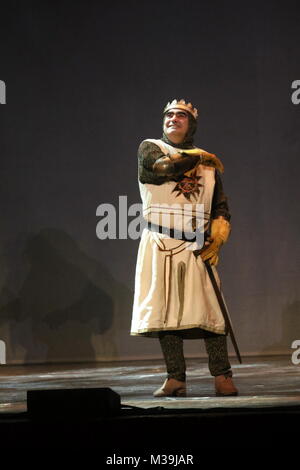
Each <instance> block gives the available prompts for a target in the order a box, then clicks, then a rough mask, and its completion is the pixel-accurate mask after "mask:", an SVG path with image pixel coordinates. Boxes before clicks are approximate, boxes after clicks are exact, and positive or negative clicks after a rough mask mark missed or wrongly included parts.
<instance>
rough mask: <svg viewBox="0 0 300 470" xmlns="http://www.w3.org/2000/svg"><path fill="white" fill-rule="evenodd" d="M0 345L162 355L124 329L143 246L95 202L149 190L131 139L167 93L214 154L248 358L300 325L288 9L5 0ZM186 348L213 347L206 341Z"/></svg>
mask: <svg viewBox="0 0 300 470" xmlns="http://www.w3.org/2000/svg"><path fill="white" fill-rule="evenodd" d="M0 21H1V29H0V38H1V41H0V57H1V66H0V79H1V80H3V81H5V83H6V92H7V95H6V104H5V105H2V106H0V116H1V136H0V137H1V162H0V171H1V173H0V174H1V185H0V211H1V225H0V226H1V230H0V243H1V245H0V260H1V265H0V266H1V269H0V339H1V340H3V341H5V343H6V348H7V362H8V363H18V362H46V361H75V360H78V361H83V360H101V359H103V360H108V359H126V358H131V357H132V358H133V357H139V358H142V357H149V358H150V357H154V356H157V355H160V350H159V347H158V344H157V341H156V340H153V339H143V338H135V337H130V336H129V330H130V320H131V308H132V298H133V287H134V270H135V261H136V253H137V249H138V240H99V239H98V238H97V236H96V225H97V223H98V221H99V217H97V216H96V209H97V207H98V206H99V205H100V204H102V203H111V204H114V205H115V206H116V207H117V209H118V200H119V196H120V195H126V196H127V198H128V205H129V204H133V203H136V202H139V201H140V198H139V193H138V185H137V162H136V150H137V147H138V145H139V143H140V141H141V140H143V139H145V138H147V137H152V138H158V137H160V135H161V115H162V108H163V107H164V105H165V104H166V102H167V101H169V100H170V99H173V98H178V99H179V98H186V99H187V100H191V101H192V102H193V104H194V105H195V106H196V107H198V109H199V114H200V117H199V123H198V132H197V139H196V143H197V145H199V146H200V147H202V148H205V149H207V150H208V151H211V152H213V153H216V154H217V155H219V156H220V157H221V159H222V161H223V163H224V165H225V175H224V178H223V182H224V186H225V189H226V192H227V194H228V197H229V201H230V207H231V212H232V224H233V230H232V236H231V239H230V242H229V243H228V245H227V246H226V247H225V248H224V249H223V252H222V259H221V263H220V266H219V272H220V275H221V278H222V281H223V290H224V294H225V297H226V301H227V304H228V307H229V310H230V313H231V317H232V320H233V323H234V329H235V331H236V334H237V339H238V342H239V344H240V349H241V352H242V354H246V353H252V354H256V353H259V354H262V353H281V352H285V353H290V352H291V343H292V341H293V340H295V339H299V338H300V323H299V305H300V303H299V302H300V300H299V242H298V237H299V209H298V201H299V183H298V174H299V169H300V168H299V167H300V164H299V151H300V139H299V119H300V105H296V104H293V102H292V99H291V96H292V91H293V90H292V88H291V85H292V82H293V81H294V80H297V79H300V60H299V59H300V52H299V36H300V33H299V22H300V8H299V7H298V6H297V3H293V2H286V1H285V2H283V1H282V2H262V3H255V2H234V1H226V2H225V1H224V2H215V1H210V2H206V1H191V0H185V1H184V2H182V1H178V0H173V1H152V2H150V1H141V0H140V1H130V0H128V1H113V0H112V1H101V2H100V1H72V2H69V1H45V0H44V1H39V2H31V1H20V2H16V1H10V2H9V5H7V6H3V4H1V20H0ZM186 352H187V354H201V353H203V345H202V344H201V343H200V342H199V341H198V342H196V341H190V342H186Z"/></svg>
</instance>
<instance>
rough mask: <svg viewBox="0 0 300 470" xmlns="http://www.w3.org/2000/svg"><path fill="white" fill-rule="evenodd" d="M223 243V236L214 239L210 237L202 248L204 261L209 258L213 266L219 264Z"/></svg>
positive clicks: (201, 254) (201, 252)
mask: <svg viewBox="0 0 300 470" xmlns="http://www.w3.org/2000/svg"><path fill="white" fill-rule="evenodd" d="M222 244H223V240H222V239H221V238H214V239H213V238H211V237H209V238H208V239H207V240H206V241H205V243H204V248H202V249H201V250H200V253H199V254H200V256H201V258H202V261H207V260H209V263H210V264H211V265H212V266H217V264H218V262H219V250H220V248H221V246H222Z"/></svg>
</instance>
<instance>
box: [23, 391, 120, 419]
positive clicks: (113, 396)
mask: <svg viewBox="0 0 300 470" xmlns="http://www.w3.org/2000/svg"><path fill="white" fill-rule="evenodd" d="M120 411H121V399H120V395H118V394H117V393H116V392H114V391H113V390H112V389H110V388H85V389H84V388H79V389H77V388H76V389H74V388H73V389H43V390H28V391H27V412H28V415H29V417H31V418H34V419H44V418H48V419H55V420H57V419H62V420H63V419H65V418H67V419H68V420H70V419H75V420H76V419H89V420H95V419H98V418H103V417H109V416H118V415H119V414H120Z"/></svg>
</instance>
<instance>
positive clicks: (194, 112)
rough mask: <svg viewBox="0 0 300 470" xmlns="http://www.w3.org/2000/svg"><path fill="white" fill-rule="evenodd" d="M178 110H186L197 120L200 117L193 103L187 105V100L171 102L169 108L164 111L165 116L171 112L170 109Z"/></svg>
mask: <svg viewBox="0 0 300 470" xmlns="http://www.w3.org/2000/svg"><path fill="white" fill-rule="evenodd" d="M172 108H176V109H184V110H185V111H188V112H189V113H190V114H191V115H192V116H193V117H194V118H195V119H197V116H198V111H197V109H196V108H194V106H193V105H192V103H186V102H185V100H182V99H181V100H179V101H177V100H173V101H172V102H169V103H168V104H167V106H166V107H165V109H164V114H165V113H166V112H167V111H169V109H172Z"/></svg>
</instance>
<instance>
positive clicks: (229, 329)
mask: <svg viewBox="0 0 300 470" xmlns="http://www.w3.org/2000/svg"><path fill="white" fill-rule="evenodd" d="M204 264H205V266H206V269H207V272H208V275H209V278H210V280H211V283H212V286H213V288H214V291H215V294H216V297H217V299H218V302H219V305H220V309H221V312H222V314H223V317H224V321H225V330H226V331H227V332H229V335H230V339H231V342H232V344H233V347H234V350H235V353H236V355H237V358H238V360H239V362H240V364H242V358H241V355H240V351H239V348H238V345H237V342H236V340H235V337H234V333H233V329H232V326H231V323H230V319H229V315H228V312H227V308H226V305H225V302H224V300H223V297H222V294H221V292H220V289H219V286H218V284H217V281H216V278H215V276H214V273H213V270H212V267H211V265H210V262H209V260H206V261H204Z"/></svg>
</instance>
